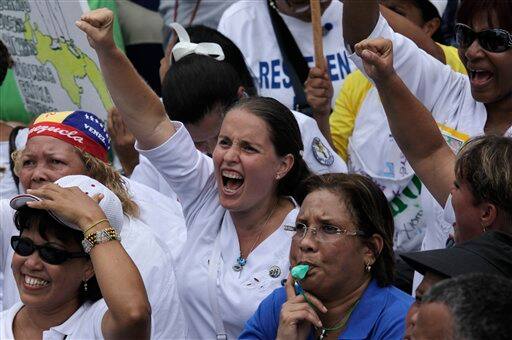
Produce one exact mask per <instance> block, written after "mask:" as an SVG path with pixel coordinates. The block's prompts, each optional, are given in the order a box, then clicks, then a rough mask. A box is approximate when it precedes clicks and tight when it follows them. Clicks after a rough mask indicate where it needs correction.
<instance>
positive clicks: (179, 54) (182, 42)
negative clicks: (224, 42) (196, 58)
mask: <svg viewBox="0 0 512 340" xmlns="http://www.w3.org/2000/svg"><path fill="white" fill-rule="evenodd" d="M170 26H171V27H172V28H173V29H174V31H176V34H177V35H178V40H179V42H177V43H176V45H174V47H173V48H172V56H173V57H174V60H176V61H178V60H180V59H181V58H183V57H185V56H187V55H189V54H192V53H194V54H202V55H207V56H210V57H212V58H214V59H215V60H218V61H222V60H224V51H223V50H222V47H220V45H219V44H217V43H211V42H202V43H199V44H196V43H192V42H190V36H189V35H188V33H187V31H186V30H185V29H184V28H183V26H181V25H180V24H178V23H177V22H173V23H172V24H171V25H170Z"/></svg>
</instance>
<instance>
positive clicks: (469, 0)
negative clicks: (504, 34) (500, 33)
mask: <svg viewBox="0 0 512 340" xmlns="http://www.w3.org/2000/svg"><path fill="white" fill-rule="evenodd" d="M481 15H486V16H487V22H488V23H489V25H491V26H493V27H495V28H501V29H505V30H507V31H509V32H512V0H463V1H462V3H461V5H460V8H459V11H458V14H457V22H460V23H462V24H466V25H468V26H470V27H473V22H474V20H475V18H476V17H477V16H481ZM493 16H496V19H497V20H498V22H494V20H493Z"/></svg>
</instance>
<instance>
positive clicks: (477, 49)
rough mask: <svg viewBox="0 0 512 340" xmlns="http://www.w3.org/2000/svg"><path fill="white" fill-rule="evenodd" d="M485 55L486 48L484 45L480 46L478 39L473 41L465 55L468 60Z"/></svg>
mask: <svg viewBox="0 0 512 340" xmlns="http://www.w3.org/2000/svg"><path fill="white" fill-rule="evenodd" d="M483 55H484V50H483V48H482V46H480V43H479V42H478V39H475V40H474V41H473V43H471V45H470V46H469V47H468V48H467V49H466V52H464V56H465V57H466V58H467V59H468V60H474V59H476V58H479V57H482V56H483Z"/></svg>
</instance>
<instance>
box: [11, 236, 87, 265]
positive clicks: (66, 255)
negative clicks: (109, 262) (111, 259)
mask: <svg viewBox="0 0 512 340" xmlns="http://www.w3.org/2000/svg"><path fill="white" fill-rule="evenodd" d="M11 247H12V249H14V251H15V252H16V254H18V255H20V256H30V255H32V254H33V253H34V251H36V250H37V251H39V256H40V257H41V259H42V260H43V261H44V262H46V263H49V264H62V263H64V262H66V261H67V260H69V259H72V258H79V257H88V256H89V255H87V254H86V253H84V252H69V251H66V250H62V249H58V248H55V247H53V246H51V245H49V244H48V243H45V244H42V245H40V246H38V245H36V244H34V242H33V241H32V240H31V239H29V238H26V237H21V236H12V237H11Z"/></svg>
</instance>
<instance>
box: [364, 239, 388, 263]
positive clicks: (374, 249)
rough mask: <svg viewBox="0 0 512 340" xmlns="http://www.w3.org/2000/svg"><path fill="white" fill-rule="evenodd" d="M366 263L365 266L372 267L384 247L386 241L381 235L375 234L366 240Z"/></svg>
mask: <svg viewBox="0 0 512 340" xmlns="http://www.w3.org/2000/svg"><path fill="white" fill-rule="evenodd" d="M365 244H366V247H365V250H364V257H365V259H364V261H365V265H370V266H372V265H373V264H374V263H375V261H377V257H378V256H379V255H380V253H381V252H382V248H383V247H384V239H383V238H382V236H380V235H379V234H373V235H372V236H370V237H369V238H367V239H366V240H365Z"/></svg>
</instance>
